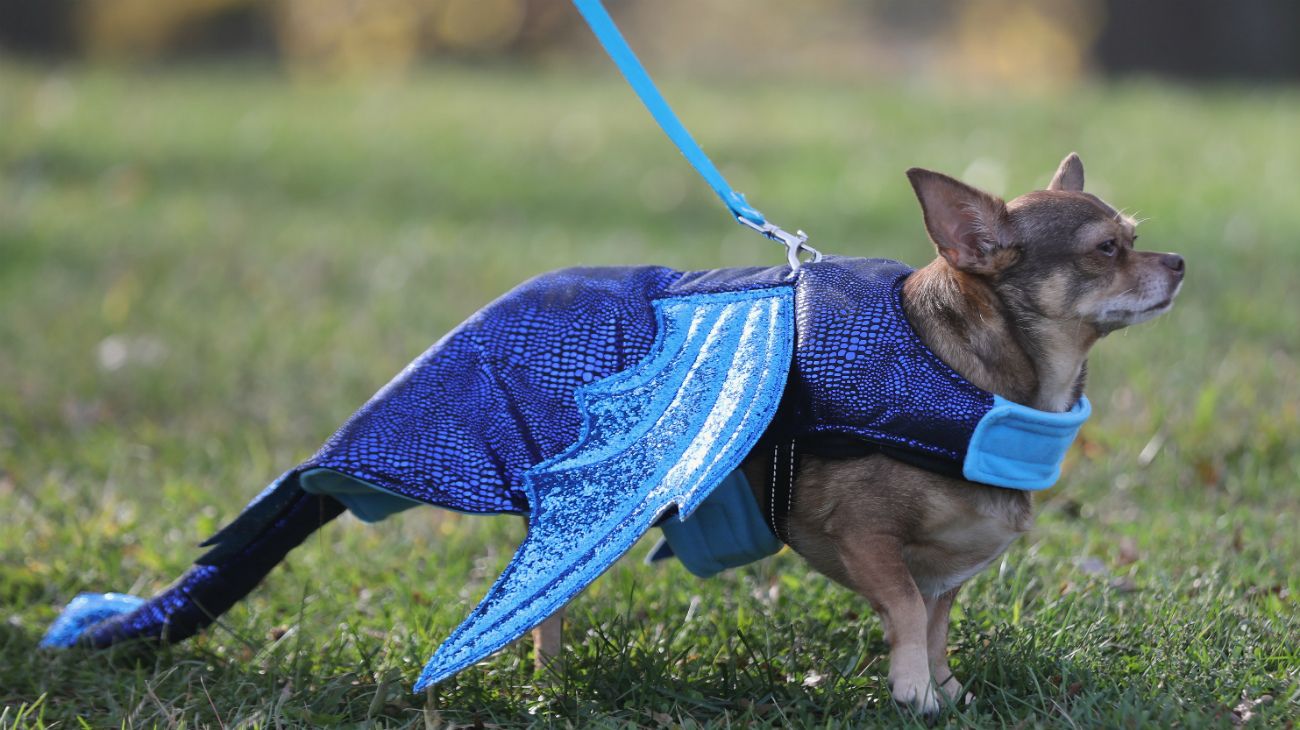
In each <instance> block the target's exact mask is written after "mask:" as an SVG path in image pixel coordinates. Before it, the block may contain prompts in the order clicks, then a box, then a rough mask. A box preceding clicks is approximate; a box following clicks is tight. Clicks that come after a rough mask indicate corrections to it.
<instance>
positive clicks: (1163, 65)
mask: <svg viewBox="0 0 1300 730" xmlns="http://www.w3.org/2000/svg"><path fill="white" fill-rule="evenodd" d="M1106 6H1107V7H1106V11H1107V14H1108V16H1109V21H1110V22H1108V23H1106V25H1105V28H1104V29H1103V31H1102V33H1101V35H1100V37H1099V38H1098V40H1097V45H1096V55H1097V59H1098V61H1099V63H1100V64H1101V66H1102V68H1103V69H1104V70H1106V71H1107V72H1108V73H1113V74H1123V73H1154V74H1163V75H1168V76H1177V77H1181V78H1188V79H1212V78H1239V79H1292V80H1294V79H1300V2H1296V0H1236V2H1222V1H1221V0H1142V1H1141V2H1133V1H1132V0H1107V2H1106Z"/></svg>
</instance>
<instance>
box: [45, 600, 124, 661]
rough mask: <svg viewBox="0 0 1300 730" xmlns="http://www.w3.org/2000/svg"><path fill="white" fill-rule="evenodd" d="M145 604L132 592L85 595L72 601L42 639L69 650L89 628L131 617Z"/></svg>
mask: <svg viewBox="0 0 1300 730" xmlns="http://www.w3.org/2000/svg"><path fill="white" fill-rule="evenodd" d="M144 602H145V601H144V599H143V598H137V597H135V596H133V595H130V594H129V593H82V594H80V595H78V596H77V597H76V598H74V599H72V600H71V601H68V605H67V606H66V607H64V609H63V613H61V614H59V617H58V618H57V619H55V620H54V623H52V624H50V628H49V629H48V630H46V632H45V636H44V637H42V638H41V646H43V647H45V648H47V649H53V648H58V649H66V648H68V647H70V646H72V645H73V644H76V643H77V640H78V639H80V638H81V635H82V634H83V633H84V632H85V631H86V629H88V628H90V627H91V626H94V625H95V624H97V623H99V622H101V621H105V620H107V619H111V618H113V617H115V616H122V615H124V614H129V613H131V612H132V611H134V610H136V609H137V608H139V607H140V606H141V605H143V604H144Z"/></svg>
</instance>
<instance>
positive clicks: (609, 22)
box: [573, 0, 821, 271]
mask: <svg viewBox="0 0 1300 730" xmlns="http://www.w3.org/2000/svg"><path fill="white" fill-rule="evenodd" d="M573 4H574V6H576V7H577V8H578V12H579V13H581V14H582V17H583V19H584V20H586V21H587V25H589V26H591V32H592V33H594V34H595V36H596V39H597V40H599V41H600V44H601V45H602V46H604V47H605V52H606V53H608V54H609V57H610V59H611V60H613V61H614V65H616V66H618V70H619V71H621V72H622V73H623V78H625V79H627V82H628V84H630V85H631V86H632V90H633V91H635V92H636V94H637V96H639V97H641V103H643V104H645V108H646V109H647V110H649V112H650V115H651V116H652V117H654V118H655V121H656V122H658V123H659V126H660V127H661V128H662V129H663V130H664V133H665V134H667V135H668V138H669V139H671V140H672V141H673V144H675V145H677V149H679V150H681V153H682V155H683V156H685V157H686V161H687V162H689V163H691V166H693V167H694V168H695V171H696V172H698V173H699V174H700V176H701V177H703V178H704V181H705V182H707V183H708V184H709V187H711V188H713V192H715V193H717V194H718V197H719V198H722V202H723V203H724V204H725V205H726V206H727V209H728V210H730V211H731V214H732V215H733V216H735V218H736V221H737V222H739V223H741V224H742V225H745V226H748V227H750V228H752V229H754V230H755V231H758V232H759V233H761V234H762V235H763V236H765V237H767V238H769V239H771V240H773V241H776V242H777V243H780V244H782V245H783V246H785V247H786V258H787V260H788V261H789V263H790V268H791V270H792V271H798V270H799V266H800V265H801V263H802V262H801V260H800V258H799V253H800V252H801V251H807V252H808V253H809V254H811V255H812V260H813V261H820V260H821V253H820V252H818V251H817V250H816V249H814V248H813V247H811V246H809V245H808V244H807V241H808V235H807V234H805V233H804V232H803V231H797V232H795V233H793V234H792V233H788V232H786V231H784V230H781V229H780V228H778V227H777V226H775V225H773V224H771V223H768V222H767V219H766V218H764V217H763V214H762V213H760V212H758V210H756V209H755V208H753V207H752V206H750V205H749V203H747V202H746V201H745V196H744V195H742V194H740V193H738V192H736V191H735V190H732V189H731V186H730V185H728V184H727V180H726V178H724V177H723V176H722V173H720V172H718V168H716V167H714V165H713V162H712V161H711V160H710V159H709V157H708V155H706V154H704V150H703V149H701V148H700V145H699V144H698V143H697V142H696V141H695V139H694V138H693V137H691V133H690V132H688V131H686V127H684V126H682V123H681V121H679V120H678V119H677V115H676V114H674V113H673V110H672V107H670V106H668V102H667V101H666V100H665V99H664V97H663V95H662V94H660V93H659V89H658V88H656V87H655V84H654V81H652V80H651V79H650V74H648V73H646V70H645V67H643V66H642V65H641V62H640V61H639V60H638V59H637V57H636V54H635V53H633V52H632V48H631V47H630V46H628V44H627V41H626V40H625V39H624V38H623V34H622V33H620V32H619V30H618V26H617V25H615V24H614V19H613V18H611V17H609V13H608V12H607V11H606V10H605V6H604V5H602V4H601V2H600V0H573Z"/></svg>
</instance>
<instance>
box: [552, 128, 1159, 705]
mask: <svg viewBox="0 0 1300 730" xmlns="http://www.w3.org/2000/svg"><path fill="white" fill-rule="evenodd" d="M908 177H909V178H910V180H911V181H912V185H913V187H914V189H915V191H916V194H917V198H918V199H919V200H920V202H921V208H922V211H923V213H924V218H925V225H926V229H927V231H928V233H929V234H930V238H931V240H932V241H933V242H934V244H935V246H936V247H937V249H938V251H939V254H940V255H939V257H938V258H936V259H935V260H934V261H933V262H932V263H931V264H929V265H928V266H926V267H924V268H922V269H920V270H919V271H917V272H915V273H914V274H912V276H910V277H909V278H908V280H907V282H906V283H905V285H904V289H903V305H904V310H905V311H906V313H907V316H908V320H909V321H910V323H911V324H912V326H913V328H914V329H915V330H916V331H917V334H918V335H919V336H920V337H921V339H922V341H924V342H925V344H926V345H927V346H928V347H929V348H930V349H931V350H933V351H934V352H935V353H936V354H937V355H938V356H939V357H940V359H942V360H943V361H944V362H946V363H947V364H948V365H949V366H950V367H952V368H953V369H954V370H956V371H957V372H959V373H961V374H962V375H963V376H964V377H966V378H967V379H968V380H970V381H971V382H972V383H974V384H976V385H978V386H979V387H981V388H983V389H985V390H987V391H991V392H994V393H997V394H999V395H1001V396H1003V397H1005V398H1007V399H1009V400H1013V401H1016V402H1019V403H1023V404H1025V405H1029V406H1032V407H1034V408H1037V409H1040V410H1047V411H1064V410H1067V409H1068V408H1069V407H1070V406H1071V405H1072V404H1073V403H1074V402H1075V401H1077V400H1078V398H1079V396H1080V395H1081V393H1082V391H1083V384H1084V379H1085V376H1086V372H1087V355H1088V351H1089V349H1090V348H1091V347H1092V346H1093V344H1095V343H1096V342H1097V340H1098V339H1100V338H1101V337H1102V336H1104V335H1105V334H1106V333H1108V332H1110V331H1112V330H1114V329H1117V328H1119V327H1123V326H1127V325H1129V324H1134V323H1136V322H1140V321H1145V320H1146V319H1150V318H1151V317H1154V316H1156V315H1158V314H1161V313H1163V312H1164V311H1166V310H1167V309H1168V308H1169V306H1170V305H1171V303H1172V300H1173V298H1174V296H1175V295H1176V294H1177V291H1178V288H1179V286H1180V285H1181V282H1182V277H1183V262H1182V259H1181V257H1178V256H1175V255H1173V254H1157V253H1143V252H1137V251H1134V250H1133V240H1134V239H1135V238H1136V235H1135V233H1134V227H1135V223H1134V221H1133V220H1132V219H1130V218H1128V217H1127V216H1124V215H1123V214H1121V213H1119V212H1118V211H1116V210H1115V209H1113V208H1111V207H1110V206H1109V205H1107V204H1106V203H1104V202H1102V201H1101V200H1100V199H1098V198H1096V197H1095V196H1092V195H1089V194H1088V193H1084V192H1083V182H1084V179H1083V178H1084V176H1083V165H1082V163H1081V162H1080V161H1079V158H1078V156H1076V155H1073V154H1071V155H1069V156H1068V157H1066V158H1065V160H1064V161H1063V162H1062V163H1061V165H1060V167H1059V169H1058V170H1057V172H1056V175H1055V176H1054V177H1053V179H1052V182H1051V184H1050V185H1049V186H1048V189H1047V190H1045V191H1038V192H1033V193H1029V194H1028V195H1025V196H1022V197H1020V198H1017V199H1015V200H1013V201H1011V202H1010V203H1003V202H1002V201H1001V200H999V199H997V198H996V197H994V196H992V195H989V194H987V193H984V192H981V191H979V190H976V189H974V188H971V187H969V186H967V185H964V184H963V183H960V182H958V181H956V180H953V179H952V178H949V177H947V176H944V175H941V174H939V173H934V172H929V171H926V170H919V169H913V170H910V171H909V172H908ZM765 462H766V456H763V457H751V458H750V459H749V460H747V462H746V464H745V466H744V469H745V471H746V474H747V476H748V478H749V481H750V484H751V485H755V490H756V496H757V497H758V498H759V499H760V503H761V500H763V498H764V497H765V495H764V494H763V493H762V485H764V484H766V481H767V480H766V474H765V471H764V468H765ZM1032 525H1033V510H1032V502H1031V500H1030V497H1029V495H1028V494H1027V493H1026V492H1023V491H1016V490H1010V489H1000V488H997V487H989V486H984V485H979V484H975V483H972V482H968V481H964V480H959V479H952V478H948V477H944V476H940V475H938V474H934V473H931V472H927V471H924V470H921V469H918V468H916V467H913V466H909V465H906V464H903V463H901V462H898V461H895V460H893V459H890V458H889V457H886V456H883V455H872V456H865V457H858V458H851V459H836V460H832V459H823V458H817V457H812V456H809V457H807V458H806V459H805V461H804V464H803V466H802V467H801V469H800V471H799V474H798V477H797V480H796V483H795V489H794V504H793V507H792V510H791V512H790V515H789V533H790V541H791V547H793V548H794V550H795V551H796V552H798V553H799V554H800V555H801V556H803V558H804V559H805V560H807V561H808V563H809V565H811V566H812V567H813V568H814V569H816V570H817V571H818V572H821V573H822V574H824V575H826V576H828V577H830V578H831V579H833V580H835V581H836V582H838V583H841V584H843V585H845V586H847V587H848V588H850V589H852V590H854V591H856V592H857V593H859V594H861V595H862V596H863V597H865V598H866V599H867V600H868V601H869V602H870V603H871V606H872V608H874V609H875V610H876V612H877V613H878V614H879V615H880V618H881V621H882V623H883V624H884V627H885V634H886V638H887V640H888V641H889V644H890V671H889V682H890V687H891V690H892V692H893V696H894V699H895V701H897V702H899V703H902V704H905V705H908V706H910V707H913V708H914V709H916V710H918V711H921V712H923V713H927V714H930V713H934V712H937V711H938V710H939V708H940V705H941V701H942V699H943V698H945V697H946V698H947V699H948V700H950V701H956V700H958V699H960V695H961V685H960V683H959V682H958V681H957V679H956V678H955V677H954V676H953V674H952V672H951V670H950V669H949V667H948V651H947V641H948V617H949V612H950V610H951V608H952V603H953V600H954V598H955V597H956V594H957V592H958V590H960V588H961V586H962V584H963V583H965V582H966V580H967V579H969V578H970V577H971V576H973V575H974V574H976V573H978V572H979V571H980V570H982V569H984V568H985V567H986V566H988V565H989V563H991V562H992V561H993V560H994V559H996V558H997V557H998V556H999V555H1001V554H1002V552H1003V551H1004V550H1006V548H1007V546H1008V545H1010V544H1011V541H1012V540H1014V539H1015V538H1016V537H1017V536H1019V535H1020V534H1022V533H1024V532H1025V531H1026V530H1028V529H1029V528H1030V527H1031V526H1032ZM534 639H535V641H536V642H537V657H538V662H539V663H545V662H547V661H548V660H549V657H551V656H554V655H555V653H556V652H558V649H559V618H558V615H557V616H555V617H552V618H551V619H548V621H547V622H546V623H544V624H542V626H540V627H539V628H538V629H537V631H536V632H535V633H534Z"/></svg>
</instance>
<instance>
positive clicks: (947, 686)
mask: <svg viewBox="0 0 1300 730" xmlns="http://www.w3.org/2000/svg"><path fill="white" fill-rule="evenodd" d="M935 676H945V675H940V674H938V673H936V674H935ZM946 676H947V677H948V678H947V679H945V680H944V681H942V682H940V683H939V700H940V701H941V702H950V703H952V704H953V705H954V706H956V707H965V706H967V705H969V704H970V703H972V702H974V701H975V695H973V694H971V693H970V692H965V693H963V692H962V686H961V682H958V681H957V676H956V675H954V674H953V673H952V672H947V673H946Z"/></svg>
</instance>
